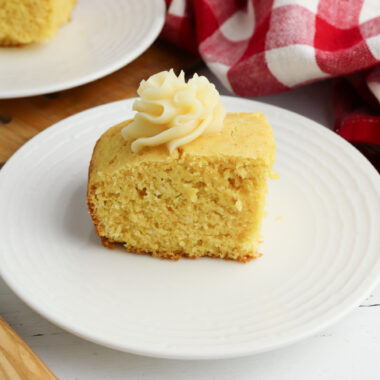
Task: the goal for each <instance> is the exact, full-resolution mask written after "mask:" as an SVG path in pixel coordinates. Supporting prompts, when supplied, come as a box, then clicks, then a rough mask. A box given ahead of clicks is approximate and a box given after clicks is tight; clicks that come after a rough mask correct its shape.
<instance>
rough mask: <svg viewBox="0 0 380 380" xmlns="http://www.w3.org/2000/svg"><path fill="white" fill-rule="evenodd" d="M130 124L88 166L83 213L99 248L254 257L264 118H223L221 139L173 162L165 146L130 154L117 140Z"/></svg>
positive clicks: (206, 140)
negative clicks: (91, 223) (116, 246)
mask: <svg viewBox="0 0 380 380" xmlns="http://www.w3.org/2000/svg"><path fill="white" fill-rule="evenodd" d="M129 122H130V121H127V122H124V123H122V124H119V125H117V126H115V127H113V128H111V129H109V130H108V131H107V132H106V133H105V134H104V135H103V136H102V137H101V138H100V140H99V141H98V143H97V145H96V147H95V149H94V153H93V157H92V161H91V165H90V171H89V184H88V205H89V211H90V213H91V215H92V218H93V221H94V223H95V226H96V230H97V233H98V235H99V236H100V237H101V238H102V241H103V242H104V243H106V244H107V245H112V243H113V242H120V243H123V244H124V245H125V246H126V248H127V249H128V250H129V251H132V252H137V253H151V254H152V255H153V256H159V257H164V258H172V259H178V258H179V257H180V256H187V257H200V256H211V257H222V258H226V259H227V258H229V259H234V260H240V261H247V260H249V259H250V258H255V257H257V256H259V254H258V252H257V247H258V244H259V240H260V228H261V220H262V217H263V212H264V204H265V194H266V190H267V177H268V175H269V173H270V170H271V166H272V163H273V161H274V151H275V146H274V141H273V134H272V130H271V128H270V126H269V124H268V123H267V122H266V120H265V117H264V116H263V115H261V114H260V113H256V114H242V113H240V114H228V115H227V117H226V119H225V121H224V126H223V129H222V132H221V133H220V134H217V135H213V136H205V137H200V138H198V139H197V140H194V141H193V142H191V143H189V144H187V145H184V146H183V147H182V149H179V150H177V151H176V152H174V153H173V154H172V155H169V154H168V153H167V150H166V147H164V146H158V147H153V148H145V149H144V151H143V152H142V153H140V154H134V153H132V152H131V150H130V147H129V145H130V142H129V141H126V140H124V139H123V138H122V137H121V134H120V131H121V129H122V128H123V127H124V126H125V125H126V124H127V123H129Z"/></svg>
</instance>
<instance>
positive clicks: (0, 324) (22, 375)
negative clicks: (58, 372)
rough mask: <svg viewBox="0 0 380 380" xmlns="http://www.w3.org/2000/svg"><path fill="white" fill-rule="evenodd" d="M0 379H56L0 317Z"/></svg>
mask: <svg viewBox="0 0 380 380" xmlns="http://www.w3.org/2000/svg"><path fill="white" fill-rule="evenodd" d="M0 379H4V380H52V379H57V377H55V376H54V374H53V372H51V371H50V369H49V368H48V367H47V366H46V365H45V363H44V362H43V361H42V360H41V359H40V358H39V357H38V356H37V355H36V354H35V353H34V352H33V351H32V350H31V348H30V347H29V346H28V345H27V344H26V343H25V342H24V341H23V340H22V339H21V338H20V337H19V336H18V335H17V334H16V333H15V332H14V330H12V328H11V327H10V326H9V325H8V324H7V323H6V322H5V321H4V319H2V318H1V317H0Z"/></svg>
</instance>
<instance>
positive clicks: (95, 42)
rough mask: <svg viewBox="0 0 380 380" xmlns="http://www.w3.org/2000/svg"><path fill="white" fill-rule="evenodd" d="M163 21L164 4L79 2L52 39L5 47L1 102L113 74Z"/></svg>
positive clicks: (154, 0)
mask: <svg viewBox="0 0 380 380" xmlns="http://www.w3.org/2000/svg"><path fill="white" fill-rule="evenodd" d="M164 20H165V3H164V1H163V0H127V1H125V0H124V1H120V0H107V1H104V0H78V3H77V6H76V8H75V9H74V11H73V13H72V20H71V21H70V22H69V23H67V24H65V25H64V26H62V27H61V28H60V29H59V31H58V34H57V37H56V38H54V39H53V40H51V41H49V42H47V43H42V44H32V45H27V46H24V47H20V48H17V47H16V48H15V47H10V48H4V47H0V99H2V98H17V97H21V96H31V95H40V94H46V93H51V92H55V91H60V90H65V89H68V88H72V87H76V86H79V85H82V84H84V83H88V82H91V81H93V80H95V79H98V78H101V77H103V76H105V75H107V74H110V73H112V72H114V71H116V70H118V69H119V68H121V67H123V66H125V65H126V64H127V63H129V62H131V61H132V60H134V59H135V58H136V57H138V56H139V55H140V54H141V53H143V52H144V51H145V50H146V49H147V48H148V47H149V45H150V44H151V43H152V42H153V41H154V40H155V38H156V37H157V36H158V34H159V33H160V31H161V28H162V26H163V24H164Z"/></svg>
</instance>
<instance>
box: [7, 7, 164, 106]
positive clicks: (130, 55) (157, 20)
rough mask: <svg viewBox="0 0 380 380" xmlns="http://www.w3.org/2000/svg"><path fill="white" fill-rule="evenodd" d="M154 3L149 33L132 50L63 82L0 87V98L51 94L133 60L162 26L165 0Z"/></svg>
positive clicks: (107, 73) (77, 85) (106, 72)
mask: <svg viewBox="0 0 380 380" xmlns="http://www.w3.org/2000/svg"><path fill="white" fill-rule="evenodd" d="M137 3H138V2H137ZM155 3H156V4H157V9H158V11H157V13H156V14H154V18H153V19H152V24H151V25H152V28H151V29H150V30H149V33H148V34H146V35H145V36H144V39H143V40H142V41H141V42H140V43H139V44H138V45H136V47H135V49H134V50H132V52H130V51H127V52H126V53H125V54H124V55H123V57H122V58H120V59H119V60H117V61H116V62H113V63H112V64H109V65H106V66H104V67H103V68H101V69H99V70H96V71H94V72H91V73H89V74H87V75H84V76H81V77H79V78H76V79H75V78H74V79H71V80H69V81H66V82H63V83H61V84H58V85H56V84H51V85H48V86H45V87H43V88H40V89H35V88H31V89H27V88H26V89H23V90H17V91H12V90H10V91H9V90H7V91H4V92H3V91H2V90H1V88H0V99H17V98H23V97H30V96H38V95H46V94H51V93H55V92H59V91H65V90H70V89H73V88H76V87H79V86H82V85H85V84H88V83H91V82H94V81H96V80H97V79H101V78H104V77H105V76H107V75H109V74H112V73H114V72H115V71H117V70H119V69H121V68H122V67H124V66H126V65H128V64H129V63H131V62H133V61H134V60H135V59H136V58H138V57H139V56H140V55H141V54H143V53H144V52H145V51H146V50H147V49H148V48H149V47H150V46H151V45H152V44H153V42H154V41H155V40H156V38H157V37H158V36H159V34H160V32H161V30H162V28H163V26H164V23H165V12H166V6H165V0H158V1H157V0H155ZM0 48H1V47H0Z"/></svg>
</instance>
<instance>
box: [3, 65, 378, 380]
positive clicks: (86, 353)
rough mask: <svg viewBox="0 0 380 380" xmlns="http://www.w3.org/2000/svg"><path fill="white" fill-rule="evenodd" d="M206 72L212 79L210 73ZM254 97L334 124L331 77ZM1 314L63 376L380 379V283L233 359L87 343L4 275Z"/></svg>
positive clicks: (77, 379) (78, 379)
mask: <svg viewBox="0 0 380 380" xmlns="http://www.w3.org/2000/svg"><path fill="white" fill-rule="evenodd" d="M203 74H206V75H207V76H209V77H210V79H211V80H214V79H213V77H212V76H211V75H210V73H209V72H208V71H207V70H205V71H204V72H203ZM218 87H219V90H220V92H221V93H224V94H226V91H224V90H223V89H222V88H221V87H220V86H218ZM256 100H260V101H263V102H266V103H270V104H274V105H278V106H280V107H283V108H287V109H289V110H292V111H295V112H297V113H300V114H302V115H305V116H307V117H309V118H311V119H313V120H315V121H317V122H319V123H321V124H322V125H325V126H329V125H330V126H331V125H332V122H333V116H332V105H331V104H332V101H331V83H330V82H324V83H318V84H314V85H310V86H307V87H304V88H301V89H296V90H292V91H290V92H287V93H283V94H278V95H272V96H268V97H263V98H259V99H256ZM0 217H1V216H0ZM0 315H1V316H3V318H4V319H5V320H6V321H7V322H8V323H9V324H10V325H11V326H12V327H13V328H14V329H15V330H16V332H17V333H18V334H19V335H20V336H21V338H23V339H24V340H25V341H26V342H27V343H28V344H29V345H30V346H31V347H32V349H33V350H34V351H35V352H36V353H37V354H38V355H39V356H40V357H41V358H42V360H44V361H45V363H46V364H47V365H48V366H49V367H50V368H51V369H52V371H53V372H54V373H55V374H56V375H57V376H58V377H59V378H60V379H62V380H66V379H67V380H69V379H70V380H74V379H75V380H85V379H90V380H98V379H99V380H106V379H110V380H111V379H165V380H170V379H260V380H277V379H281V380H288V379H289V380H297V379H302V380H314V379H318V380H319V379H325V380H329V379H334V380H339V379H341V380H351V379H352V380H354V379H355V380H356V379H358V380H359V379H360V380H362V379H363V380H372V379H373V380H378V379H380V287H378V288H377V289H376V290H375V291H374V292H373V293H372V294H371V295H370V296H369V298H368V299H366V300H363V302H362V305H361V306H359V307H358V308H356V310H354V311H353V312H352V313H351V314H350V315H349V316H347V317H346V318H344V319H343V320H342V321H340V322H338V323H337V324H336V325H334V326H332V327H330V328H329V329H327V330H326V331H324V332H322V333H320V334H319V335H317V336H315V337H313V338H310V339H308V340H305V341H303V342H301V343H297V344H295V345H293V346H290V347H287V348H283V349H280V350H277V351H274V352H269V353H265V354H260V355H256V356H253V357H245V358H239V359H230V360H213V361H178V360H163V359H152V358H146V357H141V356H136V355H131V354H126V353H122V352H118V351H114V350H111V349H108V348H104V347H102V346H98V345H96V344H93V343H89V342H87V341H85V340H83V339H80V338H78V337H76V336H74V335H71V334H69V333H67V332H65V331H64V330H62V329H60V328H58V327H56V326H54V325H52V324H51V323H49V322H48V321H46V320H45V319H44V318H42V317H40V316H39V315H38V314H36V313H35V312H34V311H32V310H31V309H30V308H29V307H27V306H26V305H24V304H23V302H21V301H20V300H19V299H18V298H17V297H16V296H15V295H14V294H13V293H12V292H11V290H10V289H9V288H8V287H7V286H6V285H5V284H4V282H3V281H2V280H1V279H0ZM0 377H1V374H0Z"/></svg>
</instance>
